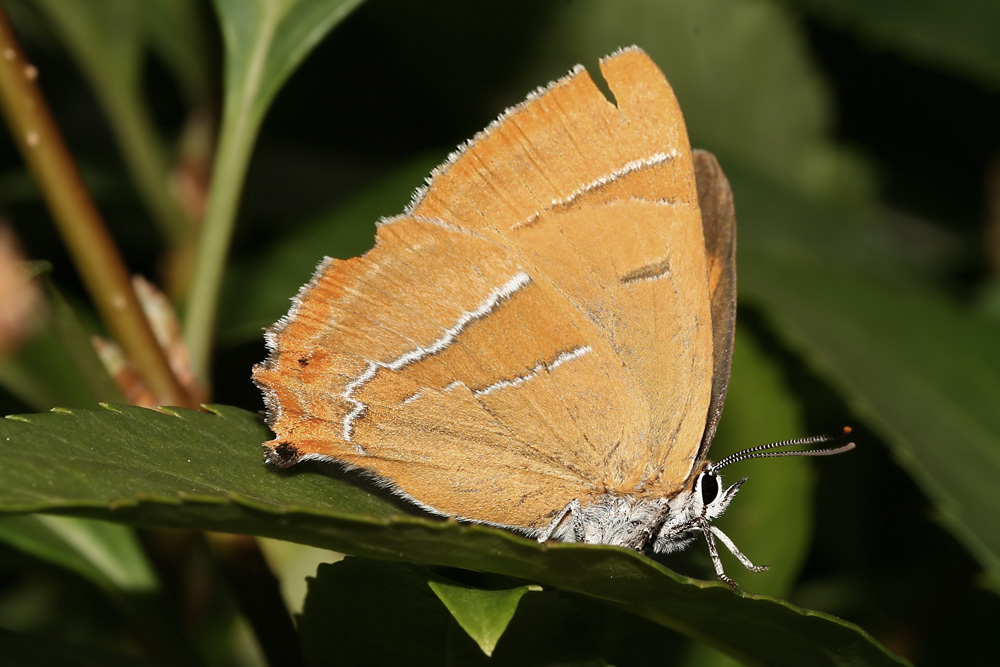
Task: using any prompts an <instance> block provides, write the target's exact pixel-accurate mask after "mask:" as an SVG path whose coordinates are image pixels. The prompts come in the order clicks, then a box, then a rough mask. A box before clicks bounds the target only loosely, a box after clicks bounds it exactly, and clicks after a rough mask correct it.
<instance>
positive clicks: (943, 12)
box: [798, 0, 1000, 88]
mask: <svg viewBox="0 0 1000 667" xmlns="http://www.w3.org/2000/svg"><path fill="white" fill-rule="evenodd" d="M798 4H799V5H801V6H802V7H804V8H812V9H814V10H815V12H816V13H817V14H818V15H820V16H823V17H829V18H830V19H832V20H835V21H837V22H838V23H841V24H843V25H844V26H845V27H846V28H848V29H850V30H853V31H855V32H857V33H859V34H861V35H863V36H865V37H867V38H869V39H870V40H871V41H873V42H877V43H878V44H879V45H880V46H888V47H891V48H895V49H899V50H900V51H902V52H904V53H907V54H913V55H916V56H918V57H920V58H923V59H924V60H926V61H928V62H929V63H930V64H932V65H938V64H944V65H947V66H949V67H950V68H951V69H954V70H956V71H958V72H961V73H962V74H966V75H972V76H974V77H976V78H978V79H980V80H982V81H983V82H985V83H987V84H990V85H991V86H993V87H994V88H995V87H996V86H997V84H998V83H1000V39H998V33H997V26H998V25H1000V4H997V3H996V2H990V1H989V0H987V1H985V2H984V1H983V0H951V1H950V2H940V1H939V0H905V1H904V2H900V1H899V0H798Z"/></svg>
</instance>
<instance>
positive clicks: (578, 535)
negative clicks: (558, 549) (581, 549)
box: [538, 498, 583, 542]
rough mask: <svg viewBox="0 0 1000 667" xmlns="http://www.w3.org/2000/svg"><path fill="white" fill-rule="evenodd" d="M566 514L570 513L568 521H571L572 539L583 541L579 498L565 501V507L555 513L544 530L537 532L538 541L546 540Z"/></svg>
mask: <svg viewBox="0 0 1000 667" xmlns="http://www.w3.org/2000/svg"><path fill="white" fill-rule="evenodd" d="M567 514H569V515H570V521H572V522H573V541H574V542H583V508H582V507H581V506H580V499H579V498H574V499H573V500H571V501H569V503H567V505H566V507H564V508H563V509H562V511H561V512H559V514H557V515H556V518H554V519H553V520H552V522H551V523H549V525H548V526H546V527H545V530H543V531H542V532H541V533H539V534H538V541H539V542H548V541H549V538H551V537H552V533H554V532H556V529H557V528H559V524H561V523H562V522H563V519H565V518H566V515H567Z"/></svg>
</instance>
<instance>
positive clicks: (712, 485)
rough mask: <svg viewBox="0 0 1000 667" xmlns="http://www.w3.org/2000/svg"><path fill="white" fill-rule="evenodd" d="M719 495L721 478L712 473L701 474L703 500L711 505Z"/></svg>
mask: <svg viewBox="0 0 1000 667" xmlns="http://www.w3.org/2000/svg"><path fill="white" fill-rule="evenodd" d="M718 497H719V478H718V477H716V476H715V475H714V474H712V473H708V474H705V475H702V476H701V502H702V503H703V504H705V505H711V504H712V503H713V502H715V499H716V498H718Z"/></svg>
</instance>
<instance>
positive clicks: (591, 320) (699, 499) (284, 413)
mask: <svg viewBox="0 0 1000 667" xmlns="http://www.w3.org/2000/svg"><path fill="white" fill-rule="evenodd" d="M601 71H602V73H603V74H604V76H605V78H606V80H607V82H608V85H609V86H610V88H611V91H612V92H613V94H614V98H615V99H614V103H612V102H610V101H608V99H606V98H605V96H604V95H603V94H602V93H601V92H600V91H599V90H598V88H597V87H596V86H595V85H594V83H593V81H591V79H590V77H589V76H588V75H587V73H586V72H585V71H584V70H583V68H582V67H577V68H576V69H575V70H574V71H573V72H571V73H570V74H569V75H568V76H566V77H565V78H563V79H560V80H559V81H556V82H555V83H553V84H551V85H550V86H548V87H547V88H546V89H544V90H539V91H538V92H536V93H534V94H532V95H530V96H529V97H528V99H527V100H526V101H525V102H524V103H522V104H521V105H519V106H517V107H514V108H513V109H510V110H509V111H507V112H506V113H505V114H504V115H503V116H502V117H501V118H500V119H498V120H497V121H496V122H494V123H493V124H492V125H490V126H489V127H488V128H486V129H485V130H484V131H483V132H481V133H480V134H479V135H477V136H476V137H475V138H474V139H473V140H472V141H470V142H468V143H467V144H466V145H464V146H462V147H461V148H460V149H459V150H458V151H456V152H455V153H453V154H452V155H451V156H450V157H449V158H448V160H447V162H445V163H444V164H443V165H442V166H440V167H438V168H437V169H436V170H435V171H434V172H433V173H432V175H431V177H430V178H429V179H428V184H427V187H426V188H424V189H422V190H419V191H418V192H417V193H416V194H415V196H414V199H413V202H412V203H411V204H410V206H409V207H408V208H407V210H406V212H405V213H404V214H403V215H400V216H398V217H395V218H390V219H387V220H383V221H381V223H380V224H379V227H378V234H377V237H376V244H375V247H374V248H373V249H372V250H371V251H369V252H368V253H366V254H365V255H363V256H362V257H357V258H354V259H350V260H346V261H340V260H333V259H329V258H328V259H326V260H325V261H324V262H323V263H322V264H321V265H320V267H319V268H318V270H317V271H316V274H315V276H314V277H313V279H312V281H311V282H310V283H309V284H308V285H306V286H305V287H303V288H302V290H301V291H300V293H299V295H298V296H297V297H296V299H295V300H294V305H293V306H292V308H291V310H290V311H289V313H288V315H287V316H285V317H284V318H283V319H282V320H281V321H279V322H278V323H277V324H276V325H275V326H274V327H273V328H272V329H270V330H269V331H268V333H267V342H268V346H269V348H270V350H271V353H270V356H269V357H268V359H267V361H266V362H264V363H263V364H261V365H258V366H257V367H256V368H255V369H254V380H255V381H256V383H257V384H258V386H260V388H261V389H262V391H263V392H264V397H265V401H266V404H267V413H268V423H269V424H270V426H271V428H272V429H273V430H274V432H275V435H276V437H275V439H274V440H272V441H270V442H267V443H265V446H266V448H267V450H268V452H267V458H268V460H269V461H270V462H272V463H274V464H276V465H279V466H281V467H286V466H290V465H293V464H295V463H297V462H299V461H304V460H325V461H336V462H338V463H340V464H341V465H343V466H345V467H348V468H358V469H361V470H363V471H366V472H368V473H370V474H371V475H372V476H373V477H374V478H375V480H376V481H377V482H378V483H379V484H382V485H384V486H386V487H388V488H389V489H391V490H392V491H393V492H394V493H396V494H397V495H399V496H402V497H403V498H405V499H407V500H409V501H411V502H413V503H415V504H417V505H419V506H420V507H422V508H424V509H426V510H428V511H430V512H433V513H435V514H440V515H447V516H454V517H458V518H461V519H465V520H469V521H475V522H479V523H485V524H490V525H496V526H503V527H506V528H511V529H513V530H517V531H519V532H522V533H525V534H528V535H531V536H535V537H537V538H538V539H539V540H540V541H544V540H546V539H549V538H555V539H559V540H565V541H575V542H586V543H590V544H612V545H619V546H625V547H630V548H633V549H644V548H646V547H649V546H651V547H652V549H653V551H655V552H670V551H675V550H678V549H681V548H683V547H684V546H686V545H687V544H688V543H689V542H690V541H691V539H692V538H693V537H694V536H695V535H696V534H697V533H702V534H704V536H705V538H706V540H707V541H708V545H709V550H710V552H711V555H712V560H713V562H714V564H715V570H716V573H717V574H718V576H719V578H720V579H722V580H723V581H726V582H727V583H729V584H730V585H735V584H733V582H732V580H731V579H729V578H728V577H727V576H726V575H725V573H724V571H723V568H722V564H721V562H720V560H719V556H718V553H717V548H716V544H715V538H718V539H719V540H721V541H722V543H723V544H725V545H726V547H727V548H728V549H729V550H730V551H732V552H733V553H734V554H735V555H736V556H737V558H739V559H740V561H741V562H742V563H743V564H744V565H746V566H747V567H748V568H750V569H752V570H761V569H765V568H758V567H756V566H754V565H753V564H752V563H751V562H750V560H749V559H747V558H746V557H745V556H744V555H743V554H742V553H740V551H739V549H737V548H736V546H735V545H734V544H733V542H732V541H731V540H730V539H729V538H728V537H727V536H726V535H725V534H724V533H723V532H722V531H721V530H719V529H718V528H716V527H715V526H713V525H712V524H711V521H712V520H713V519H715V518H716V517H718V516H719V515H720V514H722V512H723V511H724V510H725V509H726V507H727V506H728V505H729V503H730V501H731V500H732V498H733V496H734V495H735V494H736V492H737V490H738V489H739V487H740V484H741V483H742V482H743V480H740V481H739V482H737V483H736V484H733V485H732V486H730V487H729V488H728V489H724V487H723V486H722V485H721V480H720V477H719V474H718V470H719V469H720V468H722V467H723V466H725V465H728V464H729V463H732V462H735V461H739V460H744V459H747V458H755V457H760V456H784V455H793V454H805V455H820V454H834V453H839V452H842V451H846V450H847V449H850V448H851V447H853V443H851V444H848V445H844V446H843V447H839V448H835V449H823V450H813V451H809V452H769V451H768V452H765V451H763V450H769V449H771V448H773V447H779V446H785V445H790V444H811V443H813V442H822V441H827V440H829V439H830V437H828V436H822V437H818V438H810V439H805V440H801V441H788V442H784V443H777V444H774V445H765V446H764V447H758V448H754V449H751V450H747V451H745V452H741V453H739V454H736V455H733V456H731V457H728V458H726V459H724V460H722V461H720V462H719V463H717V464H714V465H712V464H710V463H709V462H708V461H707V460H706V455H707V452H708V448H709V444H710V443H711V441H712V437H713V435H714V434H715V430H716V425H717V423H718V421H719V416H720V414H721V412H722V404H723V400H724V398H725V394H726V386H727V384H728V381H729V369H730V365H731V361H732V345H733V330H734V325H735V316H736V267H735V250H736V222H735V215H734V213H733V206H732V195H731V193H730V190H729V185H728V182H727V181H726V178H725V176H724V175H723V173H722V170H721V169H720V168H719V165H718V163H717V162H716V160H715V158H714V157H712V156H711V155H710V154H708V153H705V152H701V151H694V152H692V150H691V148H690V146H689V145H688V138H687V132H686V130H685V127H684V119H683V117H682V116H681V111H680V108H679V107H678V105H677V100H676V98H675V97H674V94H673V91H672V90H671V88H670V86H669V84H668V83H667V81H666V79H665V78H664V77H663V74H662V73H661V72H660V71H659V69H657V67H656V65H655V64H654V63H653V62H652V61H651V60H650V59H649V57H648V56H647V55H646V54H645V53H644V52H643V51H641V50H639V49H638V48H630V49H625V50H621V51H619V52H617V53H615V54H614V55H612V56H610V57H609V58H607V59H605V60H603V61H602V62H601Z"/></svg>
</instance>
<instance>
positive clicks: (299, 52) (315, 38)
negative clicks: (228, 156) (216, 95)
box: [215, 0, 362, 118]
mask: <svg viewBox="0 0 1000 667" xmlns="http://www.w3.org/2000/svg"><path fill="white" fill-rule="evenodd" d="M361 2H362V0H215V9H216V11H217V12H218V13H219V22H220V23H221V25H222V34H223V38H224V40H225V43H226V99H227V102H226V106H227V107H231V108H233V109H239V110H240V111H241V112H243V113H248V114H249V115H250V116H251V117H257V118H259V117H260V116H262V115H263V114H264V111H265V110H266V109H267V107H268V106H269V105H270V104H271V100H273V99H274V96H275V95H276V94H277V92H278V89H279V88H281V85H282V84H283V83H284V82H285V79H287V78H288V76H289V75H290V74H291V73H292V72H293V71H294V70H295V68H296V67H297V66H298V65H299V63H301V62H302V60H303V59H304V58H305V57H306V55H307V54H308V53H309V52H310V51H311V50H312V49H313V48H314V47H315V46H316V45H317V44H318V43H319V42H320V41H321V40H322V39H323V37H325V36H326V34H327V33H328V32H329V31H330V30H331V29H332V28H333V27H334V26H335V25H337V23H339V22H340V21H342V20H343V19H344V18H345V17H347V15H348V14H350V13H351V12H352V11H353V10H354V9H355V8H356V7H357V6H358V5H360V4H361Z"/></svg>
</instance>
